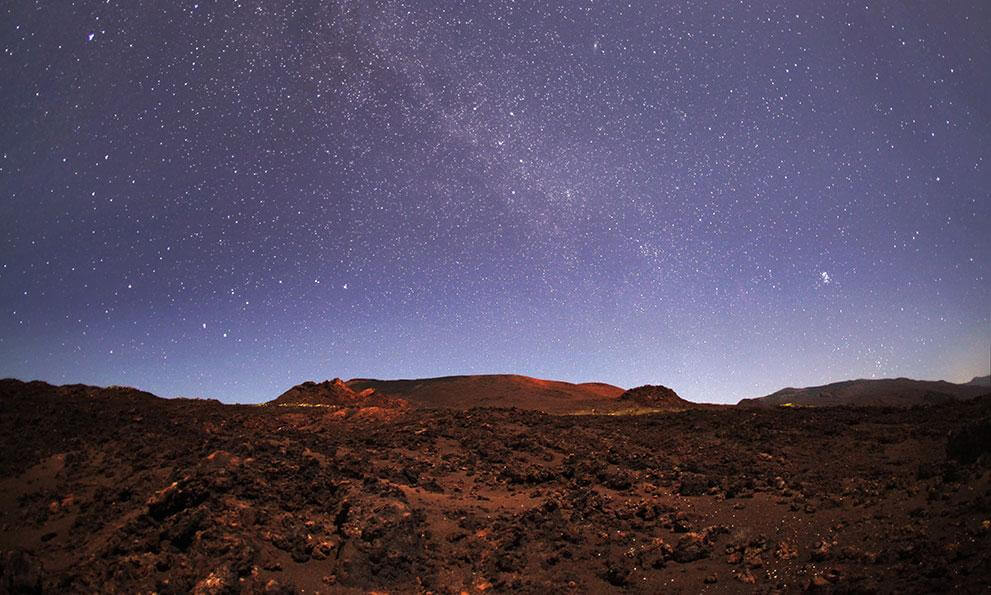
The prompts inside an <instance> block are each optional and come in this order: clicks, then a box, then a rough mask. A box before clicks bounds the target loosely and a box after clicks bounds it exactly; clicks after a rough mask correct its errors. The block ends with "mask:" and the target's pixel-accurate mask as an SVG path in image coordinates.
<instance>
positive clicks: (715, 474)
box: [0, 380, 991, 593]
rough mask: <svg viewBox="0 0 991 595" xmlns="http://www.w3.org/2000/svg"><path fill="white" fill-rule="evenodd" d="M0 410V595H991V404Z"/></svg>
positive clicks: (50, 392) (31, 403) (51, 399)
mask: <svg viewBox="0 0 991 595" xmlns="http://www.w3.org/2000/svg"><path fill="white" fill-rule="evenodd" d="M652 398H654V399H655V400H656V399H658V398H660V397H657V396H655V397H652ZM0 411H2V415H0V453H2V454H0V529H2V530H0V550H2V552H0V592H32V591H51V592H66V591H85V592H94V591H101V592H106V591H119V592H152V591H154V592H158V593H170V592H189V591H193V592H197V593H229V592H269V593H280V592H296V591H308V592H316V591H322V592H355V593H367V592H370V591H394V592H412V591H417V592H422V591H432V592H437V593H458V592H462V591H468V592H478V591H487V590H495V591H524V592H536V591H541V592H547V591H550V592H562V591H577V592H588V591H603V590H629V591H638V592H639V591H642V592H658V591H664V592H678V591H684V592H698V591H712V592H741V591H743V592H748V591H760V592H770V591H785V592H794V591H801V590H805V589H822V590H826V591H857V592H864V591H881V592H932V591H947V590H951V589H961V590H963V591H965V592H986V591H987V590H988V588H989V586H991V452H989V451H991V400H989V399H978V400H973V401H962V402H951V403H942V404H939V405H934V406H931V407H917V408H912V409H885V408H873V409H853V408H830V409H805V408H798V409H782V408H775V409H771V408H769V409H747V408H713V409H693V410H684V411H676V412H668V413H657V414H651V415H640V416H596V415H585V416H552V415H547V414H543V413H539V412H534V411H521V410H516V409H471V410H467V411H461V410H450V409H423V408H402V407H400V408H383V407H378V406H376V407H374V408H367V409H366V408H362V407H360V406H358V405H356V406H353V407H349V406H340V407H335V406H328V407H294V406H292V405H291V404H289V405H286V406H281V407H251V406H224V405H221V404H219V403H216V402H210V401H195V400H163V399H158V398H156V397H154V396H152V395H149V394H147V393H141V392H139V391H135V390H133V389H124V388H113V389H93V388H90V387H82V386H71V387H52V386H49V385H47V384H43V383H28V384H26V383H21V382H18V381H13V380H7V381H2V382H0Z"/></svg>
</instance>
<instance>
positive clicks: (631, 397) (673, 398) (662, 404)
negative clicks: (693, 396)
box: [619, 384, 704, 411]
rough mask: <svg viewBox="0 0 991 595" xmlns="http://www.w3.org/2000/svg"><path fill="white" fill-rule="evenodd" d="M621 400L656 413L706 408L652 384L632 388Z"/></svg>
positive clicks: (621, 396)
mask: <svg viewBox="0 0 991 595" xmlns="http://www.w3.org/2000/svg"><path fill="white" fill-rule="evenodd" d="M619 400H620V401H621V402H625V403H630V404H633V405H636V406H639V407H644V408H649V409H651V410H656V411H683V410H685V409H697V408H700V407H704V405H700V404H699V403H693V402H691V401H686V400H685V399H682V398H681V397H679V396H678V393H676V392H674V390H673V389H670V388H668V387H666V386H660V385H657V386H654V385H651V384H645V385H643V386H638V387H637V388H631V389H630V390H628V391H626V392H625V393H623V394H622V395H620V396H619Z"/></svg>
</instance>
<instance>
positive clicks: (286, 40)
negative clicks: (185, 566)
mask: <svg viewBox="0 0 991 595" xmlns="http://www.w3.org/2000/svg"><path fill="white" fill-rule="evenodd" d="M2 17H3V18H2V20H0V47H2V55H0V105H2V106H3V108H2V110H0V152H2V153H0V197H2V203H0V230H2V233H3V235H2V243H0V306H2V317H0V374H2V375H8V376H16V377H21V378H41V379H45V380H49V381H56V382H88V383H95V384H128V385H135V386H139V387H141V388H144V389H147V390H151V391H153V392H156V393H158V394H162V395H177V394H178V395H202V396H214V397H219V398H221V399H223V400H225V401H259V400H264V399H268V398H272V397H274V396H275V395H276V394H278V393H279V392H281V391H282V390H284V389H285V388H286V387H288V386H290V385H292V384H295V383H297V382H299V381H302V380H304V379H309V378H314V379H323V378H328V377H334V376H342V377H350V376H375V377H388V378H395V377H422V376H434V375H444V374H455V373H483V372H515V373H523V374H529V375H534V376H540V377H549V378H556V379H564V380H573V381H579V380H601V381H605V382H611V383H614V384H619V385H622V386H634V385H638V384H643V383H646V382H651V383H662V384H666V385H668V386H672V387H674V388H675V389H676V390H678V392H679V393H680V394H682V395H683V396H685V397H687V398H690V399H694V400H709V401H721V402H722V401H735V400H736V399H739V398H741V397H745V396H753V395H759V394H763V393H766V392H770V391H772V390H775V389H777V388H780V387H782V386H785V385H809V384H817V383H824V382H827V381H832V380H839V379H844V378H854V377H882V376H911V377H917V378H946V379H949V380H955V381H961V380H967V379H969V378H970V377H971V376H974V375H977V374H986V373H987V364H988V345H989V342H991V315H989V305H991V282H989V265H988V262H989V258H988V257H989V256H991V224H989V221H991V190H989V189H991V175H989V163H988V157H987V152H988V148H989V147H991V114H989V108H988V106H989V105H991V74H989V73H991V41H989V40H991V37H989V36H988V34H987V31H988V30H989V29H991V4H988V3H987V2H985V1H983V0H980V1H974V2H953V3H945V4H944V3H937V2H926V3H917V4H915V5H913V6H906V5H903V4H902V3H895V2H883V3H873V2H870V3H865V2H860V3H849V2H828V3H823V2H782V3H773V2H756V3H753V4H752V5H751V4H749V3H745V2H744V3H740V2H733V3H731V2H726V1H724V0H720V1H718V2H685V3H660V2H645V3H632V4H626V3H623V4H622V5H620V4H619V3H615V2H578V1H575V2H565V3H562V4H553V3H549V2H543V1H541V2H532V3H524V2H508V1H507V2H481V1H480V2H409V3H403V2H395V1H388V0H387V1H369V2H342V3H335V2H308V1H297V2H275V1H264V0H257V1H253V2H248V1H242V2H206V1H201V2H200V3H199V4H197V3H194V2H137V1H135V2H115V1H107V2H95V1H94V2H73V3H68V2H8V3H5V6H4V8H3V9H2Z"/></svg>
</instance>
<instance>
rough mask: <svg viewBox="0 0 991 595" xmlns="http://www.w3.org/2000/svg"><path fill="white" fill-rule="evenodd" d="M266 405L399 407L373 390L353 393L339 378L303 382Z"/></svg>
mask: <svg viewBox="0 0 991 595" xmlns="http://www.w3.org/2000/svg"><path fill="white" fill-rule="evenodd" d="M266 404H267V405H277V406H283V407H300V406H301V407H399V406H403V405H405V403H404V402H403V401H402V400H400V399H395V398H390V397H388V396H386V395H383V394H380V393H377V392H376V391H375V390H373V389H371V388H369V389H362V390H360V391H355V390H354V389H352V388H351V387H349V386H348V385H347V384H346V383H345V382H344V381H343V380H341V379H340V378H334V379H333V380H324V381H323V382H319V383H318V382H312V381H311V382H304V383H302V384H297V385H296V386H294V387H292V388H290V389H289V390H287V391H286V392H284V393H282V394H281V395H279V396H278V397H276V398H275V400H272V401H269V402H268V403H266Z"/></svg>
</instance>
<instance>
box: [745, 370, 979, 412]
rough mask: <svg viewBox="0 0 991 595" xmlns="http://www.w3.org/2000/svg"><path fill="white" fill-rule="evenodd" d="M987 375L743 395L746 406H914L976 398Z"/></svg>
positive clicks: (838, 384) (864, 382)
mask: <svg viewBox="0 0 991 595" xmlns="http://www.w3.org/2000/svg"><path fill="white" fill-rule="evenodd" d="M986 378H987V377H978V378H974V379H973V380H971V381H970V382H968V383H965V384H954V383H952V382H946V381H944V380H937V381H930V380H912V379H909V378H885V379H879V380H846V381H844V382H834V383H832V384H827V385H824V386H812V387H808V388H784V389H781V390H779V391H777V392H775V393H773V394H770V395H767V396H765V397H759V398H756V399H743V400H742V401H740V403H739V404H740V405H742V406H745V407H775V406H782V405H785V406H800V407H837V406H841V405H854V406H858V407H868V406H884V407H911V406H913V405H934V404H937V403H945V402H949V401H956V400H961V399H973V398H974V397H978V396H981V395H983V394H986V393H987V392H988V385H987V383H986V380H985V379H986Z"/></svg>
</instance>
